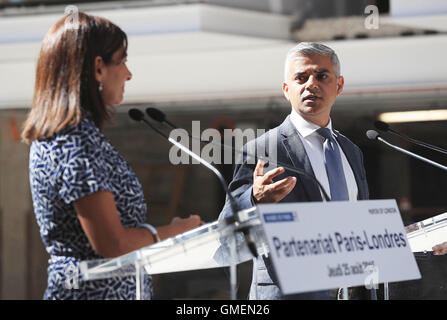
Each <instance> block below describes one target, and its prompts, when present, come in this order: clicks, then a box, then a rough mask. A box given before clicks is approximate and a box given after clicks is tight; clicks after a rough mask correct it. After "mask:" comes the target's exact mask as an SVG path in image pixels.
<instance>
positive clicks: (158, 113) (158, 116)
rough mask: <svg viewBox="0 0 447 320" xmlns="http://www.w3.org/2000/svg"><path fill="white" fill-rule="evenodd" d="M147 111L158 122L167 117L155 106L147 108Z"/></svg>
mask: <svg viewBox="0 0 447 320" xmlns="http://www.w3.org/2000/svg"><path fill="white" fill-rule="evenodd" d="M146 113H147V115H148V116H149V117H151V118H152V119H154V120H155V121H158V122H163V121H165V119H166V115H165V114H164V113H163V112H161V111H160V110H158V109H155V108H147V109H146Z"/></svg>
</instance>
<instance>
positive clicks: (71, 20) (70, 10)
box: [64, 5, 79, 30]
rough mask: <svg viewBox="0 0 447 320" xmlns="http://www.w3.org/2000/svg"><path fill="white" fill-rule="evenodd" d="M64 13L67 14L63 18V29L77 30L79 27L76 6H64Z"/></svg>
mask: <svg viewBox="0 0 447 320" xmlns="http://www.w3.org/2000/svg"><path fill="white" fill-rule="evenodd" d="M64 15H66V16H68V18H67V19H66V20H65V24H64V28H65V30H78V29H79V9H78V7H76V6H73V5H69V6H66V7H65V10H64Z"/></svg>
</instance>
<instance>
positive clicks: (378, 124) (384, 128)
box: [374, 120, 447, 154]
mask: <svg viewBox="0 0 447 320" xmlns="http://www.w3.org/2000/svg"><path fill="white" fill-rule="evenodd" d="M374 125H375V127H376V128H377V129H379V130H380V131H383V132H391V133H392V134H395V135H397V136H399V137H401V138H403V139H404V140H407V141H408V142H411V143H414V144H417V145H418V146H421V147H424V148H428V149H431V150H434V151H438V152H441V153H444V154H447V150H445V149H443V148H440V147H437V146H434V145H432V144H429V143H426V142H423V141H419V140H416V139H413V138H410V137H409V136H407V135H405V134H403V133H400V132H399V131H397V130H394V129H393V128H391V127H390V125H389V124H388V123H386V122H383V121H379V120H377V121H376V122H374Z"/></svg>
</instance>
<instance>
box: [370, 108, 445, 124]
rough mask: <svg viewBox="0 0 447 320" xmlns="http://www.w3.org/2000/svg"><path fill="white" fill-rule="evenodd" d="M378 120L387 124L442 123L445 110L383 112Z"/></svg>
mask: <svg viewBox="0 0 447 320" xmlns="http://www.w3.org/2000/svg"><path fill="white" fill-rule="evenodd" d="M379 120H380V121H383V122H388V123H393V122H394V123H396V122H423V121H443V120H447V109H438V110H418V111H401V112H384V113H381V114H380V115H379Z"/></svg>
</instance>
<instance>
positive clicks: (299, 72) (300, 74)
mask: <svg viewBox="0 0 447 320" xmlns="http://www.w3.org/2000/svg"><path fill="white" fill-rule="evenodd" d="M306 73H307V72H306V71H297V72H295V73H294V74H293V75H294V76H295V77H297V76H302V75H304V74H306Z"/></svg>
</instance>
